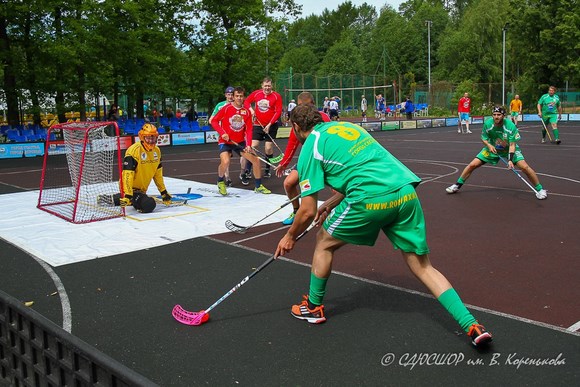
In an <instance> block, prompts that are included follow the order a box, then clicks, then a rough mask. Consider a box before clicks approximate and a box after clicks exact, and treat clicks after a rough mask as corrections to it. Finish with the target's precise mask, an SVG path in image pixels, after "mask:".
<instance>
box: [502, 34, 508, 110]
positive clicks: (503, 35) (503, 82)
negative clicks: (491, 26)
mask: <svg viewBox="0 0 580 387" xmlns="http://www.w3.org/2000/svg"><path fill="white" fill-rule="evenodd" d="M508 26H509V23H505V25H504V26H503V28H502V48H503V61H502V62H503V63H502V70H501V77H502V78H501V105H502V106H505V34H506V32H507V30H508Z"/></svg>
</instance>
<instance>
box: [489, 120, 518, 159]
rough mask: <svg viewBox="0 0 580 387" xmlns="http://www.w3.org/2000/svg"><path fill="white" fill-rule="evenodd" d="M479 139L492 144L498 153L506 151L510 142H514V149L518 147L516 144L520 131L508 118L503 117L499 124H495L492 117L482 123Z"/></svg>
mask: <svg viewBox="0 0 580 387" xmlns="http://www.w3.org/2000/svg"><path fill="white" fill-rule="evenodd" d="M481 139H482V140H485V141H487V142H489V143H490V144H492V145H494V146H495V149H497V151H498V153H507V152H508V151H509V145H510V143H512V142H514V143H516V151H518V150H519V149H520V148H519V145H518V144H517V143H518V141H520V139H521V137H520V132H519V131H518V128H517V127H516V125H515V124H514V123H513V122H512V121H510V120H506V119H504V120H503V123H502V124H501V125H500V126H495V125H494V122H493V118H488V119H487V120H485V122H484V123H483V130H482V131H481Z"/></svg>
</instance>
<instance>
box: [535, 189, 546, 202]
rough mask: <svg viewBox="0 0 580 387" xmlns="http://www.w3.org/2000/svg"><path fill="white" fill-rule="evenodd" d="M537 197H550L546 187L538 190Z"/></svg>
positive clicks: (542, 198)
mask: <svg viewBox="0 0 580 387" xmlns="http://www.w3.org/2000/svg"><path fill="white" fill-rule="evenodd" d="M536 197H537V198H538V199H540V200H544V199H546V198H547V197H548V191H546V190H545V189H541V190H539V191H538V192H536Z"/></svg>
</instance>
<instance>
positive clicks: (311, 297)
mask: <svg viewBox="0 0 580 387" xmlns="http://www.w3.org/2000/svg"><path fill="white" fill-rule="evenodd" d="M327 281H328V278H318V277H317V276H315V275H314V273H310V292H309V293H308V303H309V304H312V305H317V306H318V305H322V300H323V299H324V294H325V293H326V282H327ZM310 306H311V305H309V306H308V307H310Z"/></svg>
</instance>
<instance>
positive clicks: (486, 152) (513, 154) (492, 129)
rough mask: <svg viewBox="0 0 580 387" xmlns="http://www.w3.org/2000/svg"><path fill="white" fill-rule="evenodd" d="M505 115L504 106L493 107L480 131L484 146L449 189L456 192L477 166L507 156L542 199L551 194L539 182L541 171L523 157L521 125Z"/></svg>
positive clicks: (512, 166) (494, 162) (492, 162)
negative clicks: (490, 114)
mask: <svg viewBox="0 0 580 387" xmlns="http://www.w3.org/2000/svg"><path fill="white" fill-rule="evenodd" d="M505 115H506V111H505V109H504V108H503V106H495V107H494V108H493V110H492V118H488V119H487V120H485V122H484V123H483V129H482V131H481V141H482V142H483V144H484V145H485V146H484V147H483V149H482V150H481V152H479V153H478V154H477V156H475V158H474V159H473V160H472V161H471V162H470V163H469V164H468V165H467V166H466V167H465V169H464V170H463V172H461V176H459V179H457V183H455V184H453V185H451V186H449V187H447V188H446V189H445V190H446V191H447V193H449V194H454V193H456V192H457V191H459V189H460V188H461V187H462V186H463V184H465V182H466V181H467V179H468V178H469V176H471V174H472V173H473V171H474V170H476V169H477V168H479V167H481V166H482V165H484V164H486V163H489V164H491V165H496V164H497V163H498V162H499V160H500V156H501V157H504V159H506V158H507V160H508V162H507V164H508V168H509V169H513V168H514V166H517V167H518V168H520V169H521V170H522V172H523V173H524V174H525V175H526V176H527V177H528V180H530V182H531V183H532V186H533V188H534V189H535V191H536V198H538V199H540V200H543V199H546V198H547V197H548V192H547V191H546V190H545V189H544V188H543V187H542V184H540V179H538V175H537V174H536V172H535V171H534V170H533V169H532V167H530V166H529V165H528V163H527V162H526V161H525V160H524V155H523V153H522V151H521V149H520V147H519V145H518V141H520V138H521V137H520V133H519V131H518V128H517V127H516V126H515V125H514V123H513V122H511V121H510V120H506V119H505ZM522 179H523V178H522Z"/></svg>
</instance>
